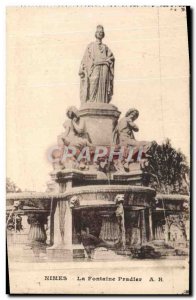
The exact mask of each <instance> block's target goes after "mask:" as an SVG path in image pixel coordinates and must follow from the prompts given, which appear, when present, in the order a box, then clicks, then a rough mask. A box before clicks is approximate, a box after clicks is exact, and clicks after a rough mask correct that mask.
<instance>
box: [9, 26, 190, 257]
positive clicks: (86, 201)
mask: <svg viewBox="0 0 196 300" xmlns="http://www.w3.org/2000/svg"><path fill="white" fill-rule="evenodd" d="M103 37H104V31H103V27H102V26H98V27H97V31H96V41H95V42H93V43H91V44H89V45H88V47H87V49H86V51H85V54H84V57H83V59H82V62H81V67H80V71H79V75H80V78H81V83H80V97H81V107H80V109H77V108H75V107H74V106H72V107H69V108H68V110H67V120H66V121H65V123H64V124H63V126H64V132H63V133H62V134H60V135H59V136H58V139H57V142H58V145H57V147H56V149H55V150H53V152H52V154H51V157H52V165H53V170H52V172H51V174H50V175H51V182H50V183H49V184H48V191H47V192H46V193H28V194H25V193H22V194H20V193H18V194H9V195H8V196H7V203H8V212H9V220H10V219H11V218H12V217H13V216H15V215H27V216H28V223H29V224H30V231H29V236H28V245H29V250H30V251H32V250H33V251H34V253H35V254H36V255H37V256H39V255H40V253H44V255H45V256H46V258H47V259H49V260H58V261H59V260H60V261H61V260H62V261H64V260H71V259H82V258H85V257H88V258H92V257H93V252H94V250H95V249H96V248H101V247H102V248H103V249H110V250H111V251H113V252H115V253H117V254H120V255H131V253H132V251H133V249H134V248H135V249H137V248H138V247H141V246H145V245H147V244H149V243H151V242H152V241H153V240H154V239H155V238H156V237H155V235H156V234H157V232H156V229H155V225H154V224H155V221H154V220H156V216H155V215H156V214H155V210H156V206H157V205H158V206H160V203H161V201H163V199H162V200H160V199H158V200H157V199H156V201H155V197H156V191H155V190H154V189H152V188H150V187H148V183H149V178H150V177H149V174H147V173H146V172H145V171H144V168H143V166H144V164H145V163H147V161H148V150H149V149H150V147H151V143H150V142H146V141H137V140H136V139H135V136H134V132H137V131H138V130H139V128H138V127H137V125H136V123H135V120H136V119H137V118H138V116H139V112H138V110H137V109H134V108H133V109H129V110H128V111H127V113H126V114H125V116H124V117H122V118H121V119H120V120H119V117H120V114H121V113H120V112H119V111H118V109H117V107H115V106H114V105H112V104H111V103H110V102H111V100H112V95H113V79H114V61H115V59H114V55H113V54H112V52H111V50H110V49H109V48H108V47H107V46H106V45H105V44H102V38H103ZM178 200H179V201H178ZM178 200H177V201H176V199H174V197H173V198H172V197H171V198H168V200H167V201H168V203H172V204H173V205H174V210H175V211H182V210H183V205H184V203H185V202H187V201H188V199H187V198H186V199H185V198H183V199H178ZM16 201H19V203H18V206H17V207H15V209H14V210H13V208H9V207H11V205H13V204H14V203H16ZM9 205H10V206H9ZM166 206H167V205H166ZM166 206H165V207H164V209H167V207H166ZM169 210H171V207H169V208H168V211H169ZM159 213H160V211H159ZM9 220H8V221H9ZM9 222H10V221H9ZM46 224H47V225H46ZM46 226H47V232H46ZM46 233H47V234H46ZM29 250H28V251H29Z"/></svg>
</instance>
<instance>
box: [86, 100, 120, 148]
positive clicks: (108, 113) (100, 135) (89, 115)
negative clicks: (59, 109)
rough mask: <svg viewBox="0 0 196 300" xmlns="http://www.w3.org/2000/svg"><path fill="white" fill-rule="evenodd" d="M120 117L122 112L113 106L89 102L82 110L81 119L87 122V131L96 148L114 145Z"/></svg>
mask: <svg viewBox="0 0 196 300" xmlns="http://www.w3.org/2000/svg"><path fill="white" fill-rule="evenodd" d="M119 116H120V112H119V111H118V109H117V107H115V106H114V105H112V104H107V103H91V102H87V103H85V104H83V105H82V106H81V108H80V117H81V118H82V119H83V120H85V124H86V131H87V132H88V134H89V137H90V140H91V142H92V144H93V145H95V146H96V145H103V146H108V145H111V144H112V137H113V130H114V128H115V126H116V124H117V121H118V118H119Z"/></svg>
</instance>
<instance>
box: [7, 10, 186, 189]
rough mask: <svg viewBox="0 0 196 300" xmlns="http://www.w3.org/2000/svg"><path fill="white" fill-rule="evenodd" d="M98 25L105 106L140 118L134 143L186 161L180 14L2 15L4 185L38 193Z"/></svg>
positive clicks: (56, 12) (9, 12)
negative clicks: (109, 91)
mask: <svg viewBox="0 0 196 300" xmlns="http://www.w3.org/2000/svg"><path fill="white" fill-rule="evenodd" d="M98 24H102V25H103V26H104V28H105V38H104V40H103V42H104V43H105V44H107V45H108V47H109V48H110V49H111V50H112V52H113V54H114V56H115V78H114V95H113V98H112V102H111V103H112V104H114V105H115V106H117V107H118V109H119V110H120V111H121V112H122V114H121V116H123V115H124V114H125V112H126V111H127V110H128V109H129V108H131V107H135V108H137V109H138V110H139V112H140V116H139V118H138V120H137V125H138V126H139V128H140V131H139V132H138V133H137V134H136V135H135V137H136V139H138V140H149V141H151V140H156V141H157V142H159V143H161V142H162V141H163V140H164V139H166V138H169V139H170V140H171V143H172V145H173V146H174V147H175V148H176V149H181V150H182V151H183V153H184V154H185V155H186V156H187V157H188V160H189V143H190V142H189V135H190V134H189V131H190V130H189V57H188V40H187V26H186V12H185V11H184V10H183V8H175V9H174V8H170V7H162V8H157V7H124V8H123V7H121V8H120V7H93V8H92V7H91V8H89V7H86V8H81V7H75V8H74V7H68V8H66V7H56V8H55V7H39V8H38V7H34V8H27V7H25V8H20V7H17V8H14V7H12V8H8V9H7V177H9V178H11V179H12V180H13V181H14V182H15V183H16V184H17V185H18V186H19V187H20V188H21V189H22V190H25V189H27V190H37V191H44V190H45V189H46V182H47V181H49V180H50V176H49V173H50V172H51V171H52V166H51V164H50V162H48V160H47V155H46V154H47V151H48V149H49V148H50V147H51V146H53V145H55V144H56V141H57V136H58V135H59V134H60V133H62V132H63V126H62V125H63V123H64V121H65V119H66V114H65V113H66V109H67V107H68V106H70V105H75V106H76V107H77V108H79V107H80V99H79V76H78V70H79V66H80V62H81V59H82V56H83V54H84V51H85V48H86V46H87V45H88V44H89V43H90V42H92V41H94V39H95V38H94V34H95V29H96V26H97V25H98Z"/></svg>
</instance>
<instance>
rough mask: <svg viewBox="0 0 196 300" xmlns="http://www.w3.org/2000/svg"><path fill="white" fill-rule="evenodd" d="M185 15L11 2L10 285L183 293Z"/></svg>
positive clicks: (184, 10) (31, 289)
mask: <svg viewBox="0 0 196 300" xmlns="http://www.w3.org/2000/svg"><path fill="white" fill-rule="evenodd" d="M189 12H190V10H189V8H188V7H182V6H175V7H172V6H171V7H158V6H157V7H142V6H138V7H120V6H119V7H112V6H111V7H62V6H59V7H58V6H57V7H20V6H16V7H8V8H7V16H6V20H7V32H6V34H7V181H6V189H7V197H6V230H7V249H8V250H7V255H8V272H9V286H10V293H11V294H92V295H103V294H105V295H111V294H127V295H137V294H142V295H151V294H153V295H154V294H156V295H170V294H171V295H182V294H185V295H187V294H190V278H189V272H190V267H191V266H190V251H189V250H190V224H189V219H190V218H189V215H190V55H189V43H190V40H189V30H188V16H189ZM189 21H190V20H189Z"/></svg>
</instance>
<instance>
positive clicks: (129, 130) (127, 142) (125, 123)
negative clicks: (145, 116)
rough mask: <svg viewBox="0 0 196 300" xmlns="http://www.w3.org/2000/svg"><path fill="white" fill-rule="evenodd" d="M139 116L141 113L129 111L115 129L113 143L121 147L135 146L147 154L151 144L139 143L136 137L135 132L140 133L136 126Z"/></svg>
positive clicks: (133, 110) (134, 110) (132, 109)
mask: <svg viewBox="0 0 196 300" xmlns="http://www.w3.org/2000/svg"><path fill="white" fill-rule="evenodd" d="M138 116H139V111H138V110H137V109H135V108H131V109H129V110H128V111H127V112H126V114H125V116H124V117H123V118H121V119H120V121H119V122H118V124H117V126H116V128H115V129H114V136H113V142H114V143H115V144H116V145H118V144H120V145H121V146H125V147H128V146H133V147H137V148H140V147H143V148H144V152H146V151H147V150H148V149H149V148H150V146H151V142H147V141H137V140H136V139H135V136H134V132H137V131H139V128H138V126H137V125H136V124H135V120H136V119H137V118H138Z"/></svg>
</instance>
